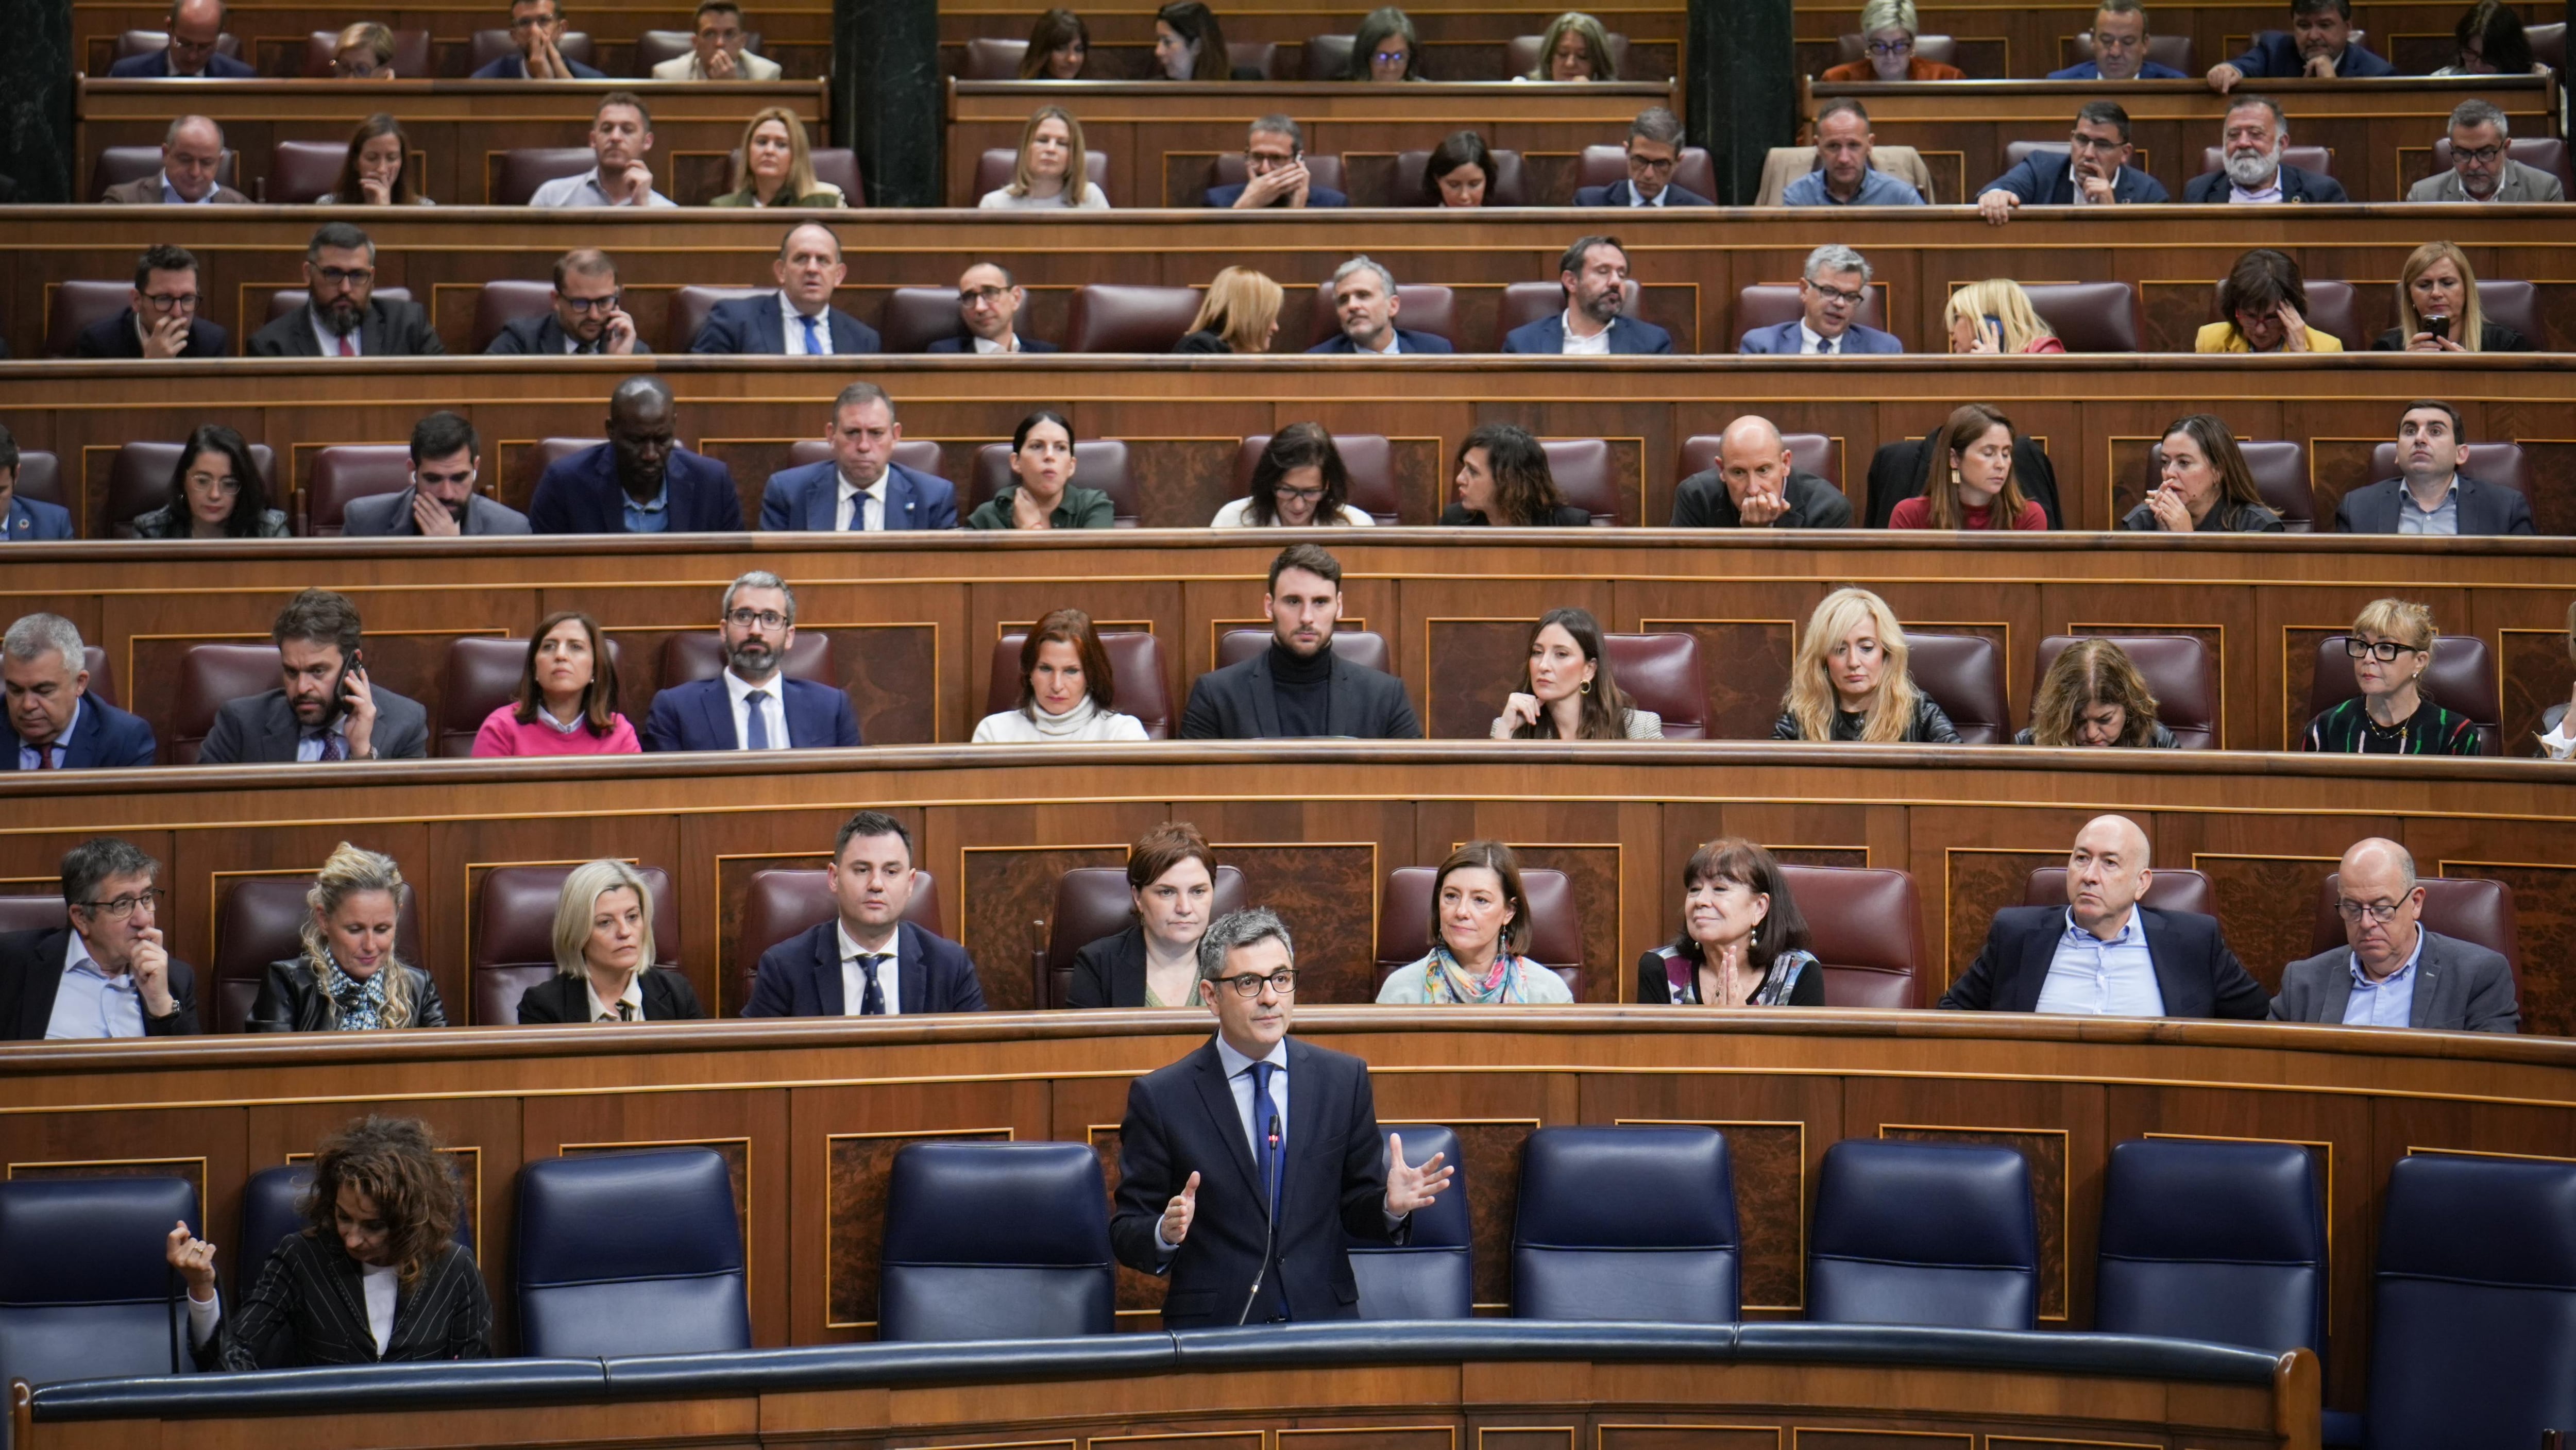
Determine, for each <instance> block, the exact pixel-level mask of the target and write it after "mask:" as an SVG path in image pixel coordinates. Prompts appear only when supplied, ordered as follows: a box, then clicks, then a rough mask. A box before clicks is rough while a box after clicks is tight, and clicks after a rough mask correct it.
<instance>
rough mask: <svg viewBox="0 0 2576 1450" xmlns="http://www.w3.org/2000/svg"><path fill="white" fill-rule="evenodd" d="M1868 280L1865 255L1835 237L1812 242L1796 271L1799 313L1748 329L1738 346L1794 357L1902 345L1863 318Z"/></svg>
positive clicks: (1874, 350)
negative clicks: (1821, 242)
mask: <svg viewBox="0 0 2576 1450" xmlns="http://www.w3.org/2000/svg"><path fill="white" fill-rule="evenodd" d="M1869 283H1870V269H1869V259H1868V258H1866V257H1864V256H1862V255H1861V254H1860V253H1858V252H1856V251H1853V250H1852V249H1851V248H1849V247H1846V246H1842V245H1840V244H1838V243H1834V242H1828V243H1826V244H1825V245H1823V246H1821V247H1818V248H1816V249H1815V250H1814V251H1812V252H1809V253H1808V254H1807V265H1806V266H1805V267H1804V268H1802V269H1800V272H1799V275H1798V316H1797V318H1796V319H1795V320H1793V321H1789V322H1780V323H1774V324H1772V325H1771V326H1769V327H1756V328H1751V329H1748V330H1747V331H1746V332H1745V334H1744V336H1743V338H1742V339H1741V340H1739V341H1738V342H1737V343H1736V351H1737V352H1740V353H1746V354H1766V355H1788V356H1794V357H1819V356H1822V357H1839V356H1841V355H1843V354H1845V353H1855V352H1858V353H1899V352H1903V351H1905V344H1903V343H1901V342H1899V341H1897V340H1896V338H1895V336H1894V335H1893V334H1891V333H1885V332H1881V331H1879V330H1878V329H1877V328H1875V327H1868V326H1864V325H1863V324H1862V323H1861V321H1860V312H1861V309H1862V308H1863V307H1866V306H1868V305H1869Z"/></svg>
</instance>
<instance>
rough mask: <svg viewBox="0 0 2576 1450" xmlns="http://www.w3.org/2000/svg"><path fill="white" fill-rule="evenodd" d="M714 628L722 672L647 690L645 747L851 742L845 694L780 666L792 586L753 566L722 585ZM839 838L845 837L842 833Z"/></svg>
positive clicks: (855, 724) (789, 641)
mask: <svg viewBox="0 0 2576 1450" xmlns="http://www.w3.org/2000/svg"><path fill="white" fill-rule="evenodd" d="M716 634H717V637H718V638H719V639H721V640H722V641H723V642H724V653H725V668H724V673H722V674H720V675H718V676H717V677H716V678H714V679H712V680H692V681H690V682H688V683H687V684H683V685H673V686H671V687H670V688H669V689H666V690H663V691H661V692H660V693H658V694H656V695H654V697H653V710H652V713H651V715H650V716H648V717H647V719H646V721H645V725H644V748H645V749H646V750H817V749H825V748H828V747H831V746H835V745H857V744H859V743H860V741H859V719H858V716H857V715H856V714H855V713H854V712H853V711H852V710H851V709H850V697H849V695H848V694H847V693H846V692H844V691H841V690H836V689H834V688H832V687H831V686H830V685H818V684H815V683H814V682H813V681H811V680H797V679H790V678H788V677H787V676H786V675H784V674H782V673H781V672H780V667H781V666H782V665H783V664H784V663H785V662H786V659H787V652H788V650H789V649H791V648H793V647H794V645H795V643H796V594H795V591H794V590H791V589H789V588H788V587H787V581H786V580H784V579H781V578H779V577H778V576H777V575H775V574H772V573H770V572H769V571H767V570H765V569H754V570H752V571H751V572H750V573H748V574H745V575H743V576H742V577H741V578H739V579H736V580H734V581H733V583H732V584H731V585H729V586H727V587H726V589H725V592H724V604H723V606H722V613H721V616H720V618H719V620H718V622H717V625H716ZM842 844H843V845H845V846H846V845H847V844H848V842H847V841H844V842H843V843H842Z"/></svg>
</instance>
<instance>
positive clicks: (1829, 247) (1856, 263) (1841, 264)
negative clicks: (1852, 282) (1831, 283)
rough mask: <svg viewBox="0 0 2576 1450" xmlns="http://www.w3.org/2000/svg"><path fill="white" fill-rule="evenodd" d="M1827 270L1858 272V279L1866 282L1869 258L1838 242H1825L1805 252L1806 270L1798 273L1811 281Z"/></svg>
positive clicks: (1868, 275)
mask: <svg viewBox="0 0 2576 1450" xmlns="http://www.w3.org/2000/svg"><path fill="white" fill-rule="evenodd" d="M1827 272H1858V273H1859V274H1860V279H1861V280H1862V281H1863V282H1867V281H1868V280H1870V272H1869V259H1868V258H1867V257H1864V256H1862V255H1861V254H1860V253H1858V252H1855V251H1853V250H1852V249H1851V248H1849V247H1846V246H1844V245H1842V244H1841V243H1840V242H1827V243H1826V244H1825V245H1823V246H1821V247H1818V248H1816V249H1815V250H1814V251H1812V252H1809V253H1808V254H1807V266H1806V270H1804V271H1802V272H1800V273H1799V274H1798V275H1799V276H1801V277H1803V278H1805V279H1806V280H1808V281H1810V282H1813V281H1815V280H1816V279H1817V278H1818V277H1821V276H1823V275H1824V274H1826V273H1827Z"/></svg>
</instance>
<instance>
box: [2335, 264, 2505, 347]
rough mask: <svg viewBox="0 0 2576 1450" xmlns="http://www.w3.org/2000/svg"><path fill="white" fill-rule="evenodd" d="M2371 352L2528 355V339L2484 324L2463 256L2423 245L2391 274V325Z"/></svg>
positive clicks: (2474, 274) (2474, 280)
mask: <svg viewBox="0 0 2576 1450" xmlns="http://www.w3.org/2000/svg"><path fill="white" fill-rule="evenodd" d="M2370 350H2371V351H2372V352H2530V351H2531V350H2532V347H2531V339H2529V338H2527V337H2524V336H2523V335H2522V334H2521V333H2519V332H2516V331H2514V330H2513V329H2512V328H2510V327H2506V326H2503V325H2501V324H2499V323H2493V322H2489V321H2487V315H2486V313H2485V311H2484V310H2483V309H2481V308H2480V307H2479V306H2478V274H2477V270H2476V269H2475V268H2473V267H2471V266H2470V265H2469V254H2468V253H2466V252H2463V251H2461V250H2460V249H2459V248H2458V247H2456V246H2454V245H2452V244H2451V243H2449V242H2426V243H2425V244H2424V245H2422V246H2420V247H2417V248H2416V249H2415V250H2414V251H2412V252H2409V253H2408V254H2407V256H2406V265H2405V266H2404V267H2402V268H2399V269H2398V272H2397V325H2396V326H2395V327H2392V328H2390V329H2388V330H2387V331H2386V332H2383V333H2381V334H2380V335H2379V338H2378V340H2377V341H2375V342H2373V343H2371V345H2370Z"/></svg>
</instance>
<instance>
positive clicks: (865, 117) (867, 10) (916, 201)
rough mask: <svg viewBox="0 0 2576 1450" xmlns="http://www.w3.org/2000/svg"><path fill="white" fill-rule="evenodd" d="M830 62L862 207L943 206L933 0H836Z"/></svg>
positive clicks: (943, 102) (943, 118)
mask: <svg viewBox="0 0 2576 1450" xmlns="http://www.w3.org/2000/svg"><path fill="white" fill-rule="evenodd" d="M57 3H59V0H57ZM832 61H833V64H832V129H833V133H834V134H835V135H836V136H838V137H839V138H840V139H841V141H842V143H843V144H845V145H847V146H849V147H851V148H852V149H853V150H855V151H857V152H858V155H859V173H860V175H861V176H862V177H863V178H864V179H865V180H866V183H867V188H868V205H870V206H879V207H885V206H938V205H940V204H942V202H943V200H944V197H943V195H942V193H943V191H944V190H945V173H944V172H943V170H942V168H941V163H940V156H941V149H942V142H943V141H944V140H945V138H946V132H947V111H948V107H947V97H946V95H945V86H944V84H943V83H942V81H941V80H940V76H939V5H938V0H836V3H835V5H834V7H833V14H832Z"/></svg>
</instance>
